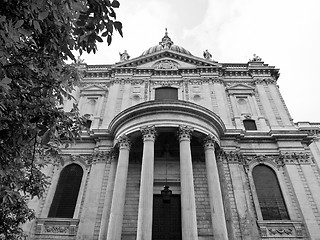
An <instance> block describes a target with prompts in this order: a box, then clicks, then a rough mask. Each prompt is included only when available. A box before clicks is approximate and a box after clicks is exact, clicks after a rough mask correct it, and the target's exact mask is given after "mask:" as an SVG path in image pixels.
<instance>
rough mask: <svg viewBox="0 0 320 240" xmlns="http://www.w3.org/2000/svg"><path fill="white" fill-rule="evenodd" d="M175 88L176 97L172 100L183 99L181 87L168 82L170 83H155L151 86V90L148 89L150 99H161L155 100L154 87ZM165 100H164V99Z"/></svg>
mask: <svg viewBox="0 0 320 240" xmlns="http://www.w3.org/2000/svg"><path fill="white" fill-rule="evenodd" d="M166 87H168V88H175V89H177V91H178V99H176V100H174V101H179V100H183V99H184V97H183V94H182V89H181V87H180V86H179V85H176V84H172V85H171V84H170V85H160V84H157V85H155V86H154V87H153V88H152V91H150V93H151V95H150V98H149V99H150V100H153V101H162V100H156V89H159V88H166ZM170 100H171V99H169V100H168V101H170ZM164 101H166V100H164Z"/></svg>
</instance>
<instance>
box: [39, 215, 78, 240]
mask: <svg viewBox="0 0 320 240" xmlns="http://www.w3.org/2000/svg"><path fill="white" fill-rule="evenodd" d="M78 225H79V219H63V218H38V219H37V220H36V228H35V234H36V235H40V237H39V239H44V238H46V237H44V236H43V237H42V236H41V235H48V234H49V235H59V236H61V235H66V236H75V235H76V234H77V230H78Z"/></svg>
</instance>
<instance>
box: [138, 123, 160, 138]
mask: <svg viewBox="0 0 320 240" xmlns="http://www.w3.org/2000/svg"><path fill="white" fill-rule="evenodd" d="M140 131H141V133H142V138H143V140H146V139H152V140H155V138H156V136H157V131H156V129H155V127H154V126H146V127H143V128H141V129H140Z"/></svg>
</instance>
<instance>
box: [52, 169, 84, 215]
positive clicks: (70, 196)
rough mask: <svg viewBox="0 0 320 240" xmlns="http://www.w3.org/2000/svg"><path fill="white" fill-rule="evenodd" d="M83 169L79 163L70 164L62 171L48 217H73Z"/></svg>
mask: <svg viewBox="0 0 320 240" xmlns="http://www.w3.org/2000/svg"><path fill="white" fill-rule="evenodd" d="M82 175H83V170H82V168H81V167H80V166H79V165H77V164H70V165H69V166H67V167H65V168H64V169H63V170H62V171H61V173H60V178H59V181H58V184H57V188H56V192H55V194H54V197H53V201H52V204H51V207H50V211H49V215H48V217H53V218H73V213H74V209H75V207H76V203H77V198H78V194H79V189H80V185H81V180H82Z"/></svg>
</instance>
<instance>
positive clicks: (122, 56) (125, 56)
mask: <svg viewBox="0 0 320 240" xmlns="http://www.w3.org/2000/svg"><path fill="white" fill-rule="evenodd" d="M119 55H120V61H121V62H124V61H128V60H129V59H130V56H129V54H128V52H127V50H124V52H123V53H119Z"/></svg>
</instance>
